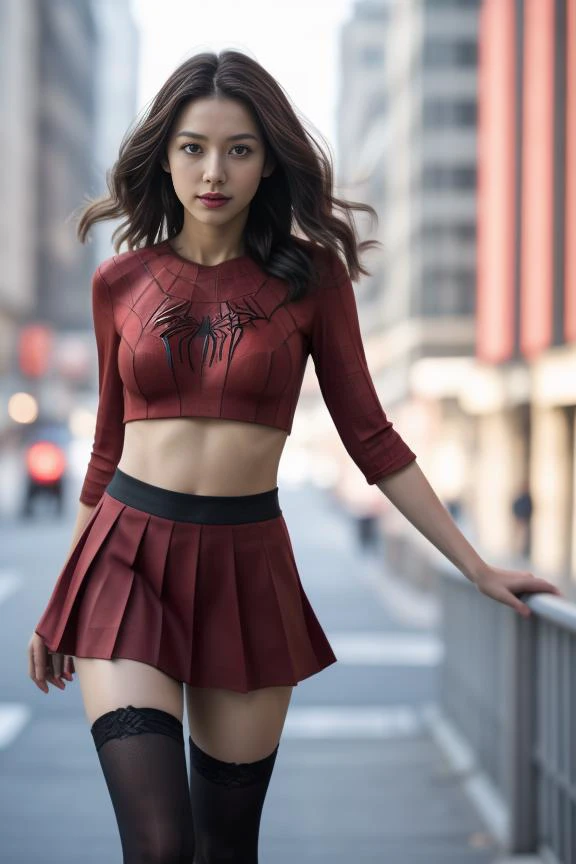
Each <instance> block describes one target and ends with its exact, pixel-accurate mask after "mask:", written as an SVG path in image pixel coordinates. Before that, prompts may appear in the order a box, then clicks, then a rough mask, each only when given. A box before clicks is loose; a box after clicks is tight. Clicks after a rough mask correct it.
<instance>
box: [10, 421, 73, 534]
mask: <svg viewBox="0 0 576 864" xmlns="http://www.w3.org/2000/svg"><path fill="white" fill-rule="evenodd" d="M71 438H72V436H71V433H70V430H69V428H68V424H67V423H66V422H60V421H54V420H52V421H38V422H36V423H34V424H33V425H32V426H30V427H29V428H27V429H26V430H25V432H24V436H23V447H24V449H23V456H24V463H23V464H24V495H23V500H22V516H23V517H26V518H27V517H30V516H32V515H33V514H34V502H35V499H36V498H38V496H43V497H45V498H50V499H52V500H53V501H54V504H55V506H56V510H57V513H58V514H59V515H61V514H62V513H63V509H64V490H65V485H66V480H67V474H68V456H67V452H68V447H69V445H70V441H71Z"/></svg>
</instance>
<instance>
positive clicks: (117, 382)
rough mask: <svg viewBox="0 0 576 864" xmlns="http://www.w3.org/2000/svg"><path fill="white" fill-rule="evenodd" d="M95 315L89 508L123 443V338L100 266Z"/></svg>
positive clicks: (85, 497) (84, 493) (84, 496)
mask: <svg viewBox="0 0 576 864" xmlns="http://www.w3.org/2000/svg"><path fill="white" fill-rule="evenodd" d="M92 315H93V319H94V332H95V335H96V347H97V352H98V411H97V414H96V430H95V434H94V442H93V446H92V452H91V455H90V461H89V463H88V468H87V471H86V476H85V478H84V484H83V486H82V490H81V492H80V501H81V502H82V503H84V504H87V505H88V506H93V505H95V504H97V503H98V501H99V500H100V497H101V496H102V493H103V491H104V489H105V487H106V486H107V484H108V483H109V481H110V480H111V478H112V475H113V473H114V470H115V468H116V466H117V464H118V462H119V461H120V456H121V455H122V447H123V444H124V424H123V415H124V395H123V384H122V379H121V378H120V373H119V372H118V345H119V341H120V337H119V335H118V333H117V331H116V328H115V326H114V316H113V307H112V298H111V296H110V288H109V286H108V285H107V283H106V281H105V280H104V277H103V276H102V273H101V271H100V267H98V269H97V270H96V272H95V273H94V276H93V278H92Z"/></svg>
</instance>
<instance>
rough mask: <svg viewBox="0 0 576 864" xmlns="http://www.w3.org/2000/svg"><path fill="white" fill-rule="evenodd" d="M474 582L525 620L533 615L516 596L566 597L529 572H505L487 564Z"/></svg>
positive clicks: (554, 587)
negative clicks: (544, 595)
mask: <svg viewBox="0 0 576 864" xmlns="http://www.w3.org/2000/svg"><path fill="white" fill-rule="evenodd" d="M473 582H474V584H475V585H476V587H477V588H478V590H479V591H481V592H482V594H486V595H487V596H488V597H492V599H493V600H498V601H499V602H500V603H505V604H506V605H507V606H511V607H512V609H514V610H516V612H518V613H519V614H520V615H522V616H523V617H524V618H528V617H529V616H530V615H531V612H530V608H529V607H528V606H527V605H526V603H523V602H522V600H520V599H519V598H518V596H516V595H518V594H524V593H526V594H540V593H546V594H555V595H556V596H559V597H563V596H564V595H563V594H562V592H561V591H560V589H559V588H558V587H557V586H556V585H552V583H551V582H547V581H546V579H540V578H538V577H536V576H534V574H533V573H530V571H528V570H505V569H503V568H501V567H491V566H490V565H489V564H486V565H485V567H483V568H482V570H481V571H480V572H479V574H477V575H476V576H475V577H474V579H473Z"/></svg>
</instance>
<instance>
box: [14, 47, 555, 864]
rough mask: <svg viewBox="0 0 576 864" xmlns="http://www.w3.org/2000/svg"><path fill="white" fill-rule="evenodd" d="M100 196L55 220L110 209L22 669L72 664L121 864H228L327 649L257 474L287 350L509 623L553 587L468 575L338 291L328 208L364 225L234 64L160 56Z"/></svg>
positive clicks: (240, 62)
mask: <svg viewBox="0 0 576 864" xmlns="http://www.w3.org/2000/svg"><path fill="white" fill-rule="evenodd" d="M108 182H109V191H110V194H109V196H107V197H105V198H104V199H101V200H99V201H96V202H92V203H91V204H90V205H89V206H88V207H87V208H86V210H85V212H84V213H83V215H82V218H81V220H80V223H79V228H78V233H79V237H80V239H81V240H82V241H84V240H85V237H86V234H87V231H88V229H89V228H90V226H91V225H92V224H93V223H94V222H96V221H98V220H106V219H111V218H116V217H118V216H122V217H124V222H123V223H122V224H121V226H120V227H119V228H118V229H117V230H116V232H115V233H114V237H116V235H119V236H118V239H117V241H116V243H115V247H114V248H115V251H116V253H117V254H116V255H115V256H113V257H112V258H110V259H109V260H107V261H104V262H103V263H102V264H101V265H100V266H99V267H98V268H97V271H96V273H95V274H94V278H93V284H92V297H93V314H94V328H95V335H96V342H97V346H98V357H99V404H98V413H97V421H96V432H95V438H94V445H93V450H92V454H91V458H90V462H89V464H88V468H87V473H86V477H85V480H84V484H83V487H82V491H81V494H80V507H79V513H78V519H77V523H76V526H75V530H74V536H73V542H72V547H71V550H70V553H69V557H68V559H67V561H66V563H65V565H64V567H63V569H62V571H61V573H60V576H59V578H58V580H57V583H56V585H55V587H54V590H53V593H52V596H51V598H50V600H49V602H48V605H47V607H46V609H45V611H44V613H43V615H42V617H41V619H40V621H39V623H38V625H37V627H36V628H35V631H34V633H33V635H32V638H31V640H30V643H29V646H28V656H29V674H30V677H31V678H32V680H33V681H34V682H35V683H36V685H37V686H38V687H39V688H40V689H41V690H43V692H45V693H47V692H48V683H50V684H52V685H53V686H56V687H59V688H61V689H63V688H64V687H65V682H64V679H65V680H68V681H71V680H73V678H72V676H73V674H74V672H77V673H78V676H79V679H80V687H81V691H82V697H83V701H84V705H85V710H86V715H87V717H88V720H89V722H90V723H91V731H92V735H93V738H94V742H95V745H96V747H97V751H98V756H99V759H100V763H101V765H102V769H103V773H104V776H105V779H106V783H107V785H108V789H109V792H110V795H111V799H112V803H113V806H114V809H115V813H116V817H117V821H118V826H119V831H120V836H121V841H122V848H123V852H124V861H125V862H130V864H135V862H141V861H147V862H168V861H170V862H176V861H178V862H180V861H182V862H184V861H185V862H192V861H193V860H194V861H195V862H196V864H199V862H212V861H222V860H226V861H236V862H243V864H247V862H256V861H257V857H258V851H257V846H258V830H259V823H260V817H261V812H262V807H263V803H264V798H265V795H266V791H267V788H268V784H269V780H270V777H271V773H272V770H273V767H274V762H275V758H276V755H277V750H278V744H279V740H280V736H281V733H282V728H283V724H284V720H285V717H286V712H287V709H288V705H289V702H290V696H291V693H292V688H293V687H294V686H296V685H297V684H298V682H299V681H301V680H302V679H304V678H306V677H308V676H310V675H313V674H315V673H317V672H319V671H320V670H321V669H323V668H325V667H327V666H328V665H330V664H331V663H333V662H335V661H336V657H335V655H334V653H333V651H332V649H331V647H330V645H329V643H328V640H327V639H326V636H325V634H324V632H323V630H322V628H321V626H320V624H319V622H318V620H317V618H316V616H315V614H314V612H313V610H312V608H311V606H310V603H309V602H308V599H307V597H306V594H305V593H304V590H303V588H302V585H301V583H300V579H299V576H298V571H297V568H296V564H295V561H294V556H293V552H292V547H291V543H290V538H289V535H288V532H287V529H286V526H285V523H284V520H283V517H282V511H281V510H280V507H279V503H278V488H277V486H276V477H277V469H278V463H279V460H280V456H281V453H282V449H283V447H284V443H285V440H286V437H287V435H288V434H289V433H290V430H291V426H292V419H293V416H294V411H295V408H296V403H297V400H298V395H299V391H300V386H301V383H302V377H303V374H304V368H305V364H306V360H307V356H308V354H311V355H312V358H313V362H314V365H315V370H316V374H317V376H318V379H319V382H320V386H321V390H322V393H323V396H324V399H325V401H326V404H327V406H328V408H329V410H330V412H331V415H332V417H333V419H334V422H335V424H336V426H337V428H338V431H339V434H340V436H341V438H342V440H343V442H344V444H345V446H346V448H347V449H348V452H349V453H350V455H351V457H352V459H353V460H354V461H355V462H356V464H357V465H358V467H359V468H360V470H361V471H362V472H363V474H364V476H365V478H366V481H367V482H368V483H370V484H376V483H377V484H378V486H379V488H380V489H381V490H382V492H384V493H385V494H386V495H387V496H388V497H389V498H390V499H391V500H392V502H393V503H394V504H395V505H396V506H397V507H398V508H399V509H400V510H401V511H402V512H403V513H404V514H405V515H406V516H407V517H408V518H409V519H410V520H411V521H412V522H413V524H414V525H416V527H418V528H419V529H420V531H421V532H422V533H423V534H424V535H425V536H426V537H428V538H429V539H430V540H431V541H432V543H434V544H435V545H436V546H437V547H438V548H439V549H440V550H441V551H442V552H444V553H445V554H446V555H447V557H448V558H450V560H452V561H453V562H454V563H455V564H456V565H457V566H459V567H460V568H461V569H462V571H463V572H464V573H465V574H466V575H467V576H468V577H469V578H470V579H472V580H473V581H474V582H475V583H476V585H477V586H478V588H479V589H480V590H481V591H483V592H484V593H486V594H488V595H489V596H491V597H493V598H495V599H497V600H499V601H501V602H504V603H507V604H509V605H511V606H512V607H513V608H515V609H516V610H517V611H518V612H519V613H521V614H527V612H528V609H527V607H526V606H525V605H524V604H523V603H522V602H521V601H520V600H519V599H518V598H517V597H516V596H515V594H514V592H520V591H551V592H555V593H558V592H557V589H556V588H555V587H554V586H552V585H550V584H549V583H547V582H545V581H544V580H542V579H536V578H534V577H533V576H532V575H531V574H529V573H520V572H513V571H505V570H499V569H496V568H493V567H490V566H488V565H487V564H486V563H485V562H483V561H482V560H481V559H480V557H479V556H478V555H477V554H476V552H475V551H474V550H473V549H472V548H471V547H470V546H469V544H468V543H467V542H466V540H465V539H464V537H463V536H462V535H461V534H460V532H459V531H458V529H457V528H456V526H455V524H454V523H453V522H452V520H451V519H450V516H449V514H448V513H447V511H446V510H445V508H444V507H443V506H442V504H441V503H440V501H439V500H438V498H437V497H436V496H435V494H434V492H433V491H432V489H431V488H430V486H429V485H428V483H427V481H426V479H425V478H424V476H423V474H422V473H421V471H420V469H419V467H418V466H417V465H416V463H415V458H416V456H415V454H414V453H413V452H412V451H411V450H410V448H409V447H408V445H407V444H406V443H405V442H404V441H403V440H402V438H401V437H400V436H399V435H398V433H397V432H396V431H395V430H394V429H393V428H392V423H391V422H390V421H389V420H388V419H387V417H386V415H385V413H384V411H383V409H382V406H381V405H380V402H379V401H378V397H377V394H376V392H375V390H374V386H373V384H372V381H371V378H370V374H369V371H368V368H367V365H366V360H365V356H364V351H363V347H362V341H361V336H360V329H359V324H358V317H357V311H356V305H355V300H354V293H353V289H352V281H351V280H352V279H354V278H356V277H357V276H358V275H359V274H360V273H366V272H367V271H366V270H364V269H363V268H362V267H361V265H360V261H359V257H358V253H359V252H360V251H361V250H362V249H363V248H365V247H368V246H370V245H373V244H374V241H366V242H364V243H358V242H357V237H356V233H355V231H354V230H353V227H352V220H351V218H350V215H351V210H352V209H358V210H364V211H366V212H371V213H372V214H373V215H375V213H374V211H373V210H372V208H370V207H368V206H367V205H364V204H350V203H346V202H344V201H341V200H339V199H338V198H336V197H334V195H333V188H332V170H331V164H330V161H329V159H328V158H327V156H326V155H325V154H324V153H323V151H322V149H321V148H320V147H319V146H318V144H317V143H316V142H315V140H314V139H313V138H312V137H311V136H310V134H309V133H308V132H307V131H306V130H305V129H304V128H303V126H302V124H301V122H300V120H299V119H298V117H297V116H296V113H295V111H294V110H293V108H292V107H291V105H290V104H289V102H288V100H287V98H286V96H285V95H284V92H283V90H282V89H281V87H280V86H279V85H278V83H277V82H276V81H275V80H274V79H273V78H272V77H271V76H270V75H269V74H268V73H267V72H266V71H265V70H264V69H263V68H262V67H261V66H259V65H258V63H256V62H255V61H254V60H252V59H251V58H249V57H248V56H245V55H243V54H242V53H239V52H236V51H224V52H222V53H221V54H220V55H216V54H212V53H202V54H198V55H196V56H194V57H192V58H191V59H190V60H188V61H187V62H185V63H183V64H182V65H181V66H180V67H179V68H178V69H177V70H176V71H175V72H174V73H173V74H172V75H171V76H170V78H169V79H168V80H167V81H166V83H165V84H164V86H163V87H162V88H161V90H160V91H159V93H158V94H157V96H156V97H155V99H154V100H153V101H152V103H151V106H150V108H149V110H148V112H147V114H146V116H145V117H144V118H143V119H141V120H140V122H139V123H137V125H136V126H135V128H134V129H133V130H131V131H130V132H129V134H128V135H127V137H126V138H125V140H124V141H123V142H122V145H121V148H120V153H119V158H118V161H117V162H116V164H115V165H114V167H113V169H112V171H111V174H110V176H109V181H108ZM336 209H339V210H340V211H341V213H340V215H337V214H336V213H335V212H334V211H335V210H336ZM161 237H164V239H160V238H161ZM124 241H126V243H127V245H128V251H126V252H123V253H122V254H120V253H119V247H120V245H121V243H122V242H124ZM340 250H341V251H342V252H343V255H344V258H345V261H346V264H344V262H343V261H342V259H341V257H340V255H339V254H338V253H339V251H340ZM184 698H185V699H186V706H187V715H188V722H189V727H190V736H189V741H188V746H189V748H190V776H189V777H187V776H186V763H185V751H184V747H183V726H182V722H183V703H184Z"/></svg>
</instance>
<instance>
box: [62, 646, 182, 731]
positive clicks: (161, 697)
mask: <svg viewBox="0 0 576 864" xmlns="http://www.w3.org/2000/svg"><path fill="white" fill-rule="evenodd" d="M74 667H75V669H76V672H77V673H78V680H79V681H80V690H81V692H82V699H83V701H84V710H85V712H86V716H87V718H88V720H89V722H90V723H94V721H95V720H96V719H97V718H98V717H100V716H101V715H102V714H105V713H106V712H107V711H114V710H115V709H116V708H121V707H126V706H127V705H133V706H134V707H135V708H160V709H161V710H163V711H168V712H169V713H170V714H173V715H174V717H176V718H177V719H178V720H180V722H182V718H183V713H184V696H183V692H182V684H181V683H180V681H177V680H176V679H175V678H171V677H170V676H169V675H166V674H165V673H164V672H161V671H160V670H159V669H156V668H155V667H154V666H149V665H148V664H146V663H140V662H139V661H137V660H125V659H120V658H118V659H114V660H100V659H97V658H95V657H74Z"/></svg>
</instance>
